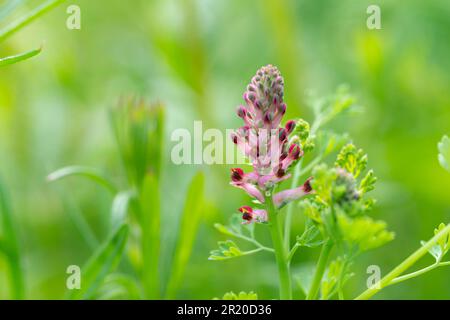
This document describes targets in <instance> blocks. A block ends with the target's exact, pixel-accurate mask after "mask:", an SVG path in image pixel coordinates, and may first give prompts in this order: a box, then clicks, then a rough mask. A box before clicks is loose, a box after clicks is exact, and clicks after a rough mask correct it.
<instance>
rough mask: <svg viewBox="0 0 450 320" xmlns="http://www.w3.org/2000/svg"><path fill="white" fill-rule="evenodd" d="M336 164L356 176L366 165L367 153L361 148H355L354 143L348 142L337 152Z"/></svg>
mask: <svg viewBox="0 0 450 320" xmlns="http://www.w3.org/2000/svg"><path fill="white" fill-rule="evenodd" d="M336 166H338V167H341V168H342V169H344V170H345V171H347V172H349V173H350V174H352V175H353V176H354V177H355V178H358V176H359V175H360V173H361V172H362V171H364V170H365V169H366V167H367V155H366V154H365V153H364V151H363V150H362V149H356V147H355V145H353V144H351V143H349V144H347V145H345V146H344V147H343V148H342V149H341V152H340V153H339V154H338V157H337V160H336Z"/></svg>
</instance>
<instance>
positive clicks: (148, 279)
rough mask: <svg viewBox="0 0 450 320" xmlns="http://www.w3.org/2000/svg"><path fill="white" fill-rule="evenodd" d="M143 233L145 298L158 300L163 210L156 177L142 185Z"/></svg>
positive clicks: (148, 177)
mask: <svg viewBox="0 0 450 320" xmlns="http://www.w3.org/2000/svg"><path fill="white" fill-rule="evenodd" d="M139 203H140V205H141V207H140V218H141V231H142V257H143V267H142V272H143V274H142V277H143V282H144V291H145V297H146V298H147V299H158V298H159V297H160V294H161V293H160V286H159V278H160V273H159V254H160V242H161V212H160V211H161V210H160V194H159V183H158V180H157V179H156V177H155V175H153V174H147V175H146V177H145V178H144V182H143V184H142V191H141V195H140V201H139Z"/></svg>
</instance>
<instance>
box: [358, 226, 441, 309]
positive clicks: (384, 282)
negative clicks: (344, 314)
mask: <svg viewBox="0 0 450 320" xmlns="http://www.w3.org/2000/svg"><path fill="white" fill-rule="evenodd" d="M449 233H450V224H448V225H447V226H446V227H445V228H444V229H442V230H441V231H440V232H439V233H437V234H436V235H435V236H434V237H433V238H431V239H430V240H429V241H428V242H427V243H425V244H424V245H423V246H422V247H420V248H419V249H418V250H416V251H415V252H414V253H413V254H411V255H410V256H409V257H408V258H406V259H405V260H404V261H403V262H402V263H400V264H399V265H398V266H397V267H395V268H394V269H393V270H392V271H391V272H389V273H388V274H387V275H386V276H385V277H384V278H383V279H381V280H380V281H378V282H377V283H376V284H375V285H373V286H372V287H370V288H369V289H367V290H366V291H364V292H363V293H361V294H360V295H359V296H358V297H356V298H355V299H356V300H367V299H370V298H371V297H372V296H373V295H375V294H376V293H378V292H379V291H380V290H382V289H383V288H385V287H387V286H388V285H390V284H393V283H397V282H399V281H398V279H399V278H397V277H399V276H400V275H401V274H402V273H403V272H405V271H406V270H407V269H409V268H410V267H411V266H412V265H413V264H414V263H416V262H417V260H419V259H420V258H422V257H423V256H424V255H426V254H427V253H428V250H429V249H430V248H431V247H433V246H434V245H435V244H436V243H437V242H438V241H439V240H440V239H442V238H444V237H446V236H447V235H448V234H449ZM427 271H429V270H427ZM413 275H417V274H415V273H413ZM396 278H397V280H396V281H394V280H395V279H396ZM410 278H411V277H410ZM400 279H401V278H400ZM403 280H406V279H403Z"/></svg>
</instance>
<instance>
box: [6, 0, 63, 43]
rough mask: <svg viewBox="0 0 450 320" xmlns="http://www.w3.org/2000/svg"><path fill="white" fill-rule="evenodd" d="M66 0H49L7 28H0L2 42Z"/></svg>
mask: <svg viewBox="0 0 450 320" xmlns="http://www.w3.org/2000/svg"><path fill="white" fill-rule="evenodd" d="M64 1H65V0H48V1H46V2H45V3H43V4H42V5H40V6H38V7H37V8H35V9H34V10H32V11H31V12H29V13H28V14H27V15H25V16H23V17H22V18H20V19H18V20H16V21H14V22H13V23H11V24H10V25H8V26H6V27H5V28H3V29H1V30H0V42H2V41H4V40H5V39H6V38H8V37H9V36H11V35H12V34H14V33H15V32H17V31H18V30H20V29H22V28H23V27H25V26H26V25H27V24H29V23H31V22H32V21H33V20H35V19H37V18H39V17H40V16H42V15H43V14H45V13H47V12H48V11H50V10H51V9H53V8H54V7H56V6H58V5H59V4H60V3H62V2H64Z"/></svg>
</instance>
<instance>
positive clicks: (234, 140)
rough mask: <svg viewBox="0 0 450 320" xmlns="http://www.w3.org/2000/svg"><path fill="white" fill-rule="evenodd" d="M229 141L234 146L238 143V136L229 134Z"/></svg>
mask: <svg viewBox="0 0 450 320" xmlns="http://www.w3.org/2000/svg"><path fill="white" fill-rule="evenodd" d="M231 140H233V143H234V144H237V143H238V136H237V135H236V134H235V133H232V134H231Z"/></svg>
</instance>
